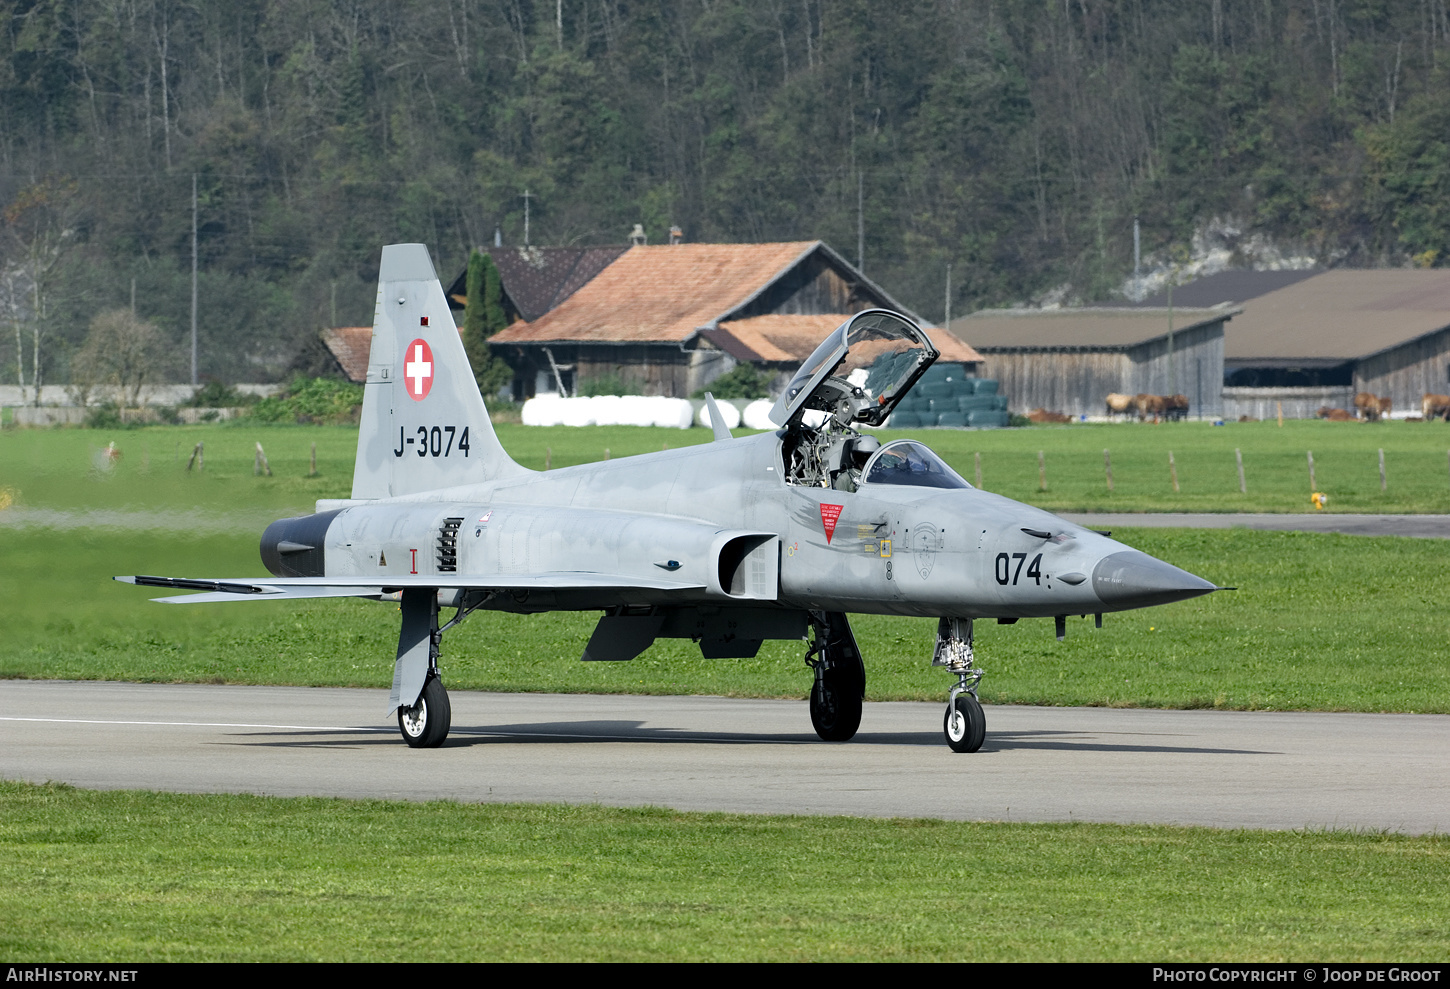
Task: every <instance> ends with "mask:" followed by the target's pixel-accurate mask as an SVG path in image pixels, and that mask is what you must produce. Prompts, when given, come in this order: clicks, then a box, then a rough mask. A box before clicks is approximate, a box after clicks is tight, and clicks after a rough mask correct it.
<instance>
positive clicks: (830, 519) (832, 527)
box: [821, 505, 846, 546]
mask: <svg viewBox="0 0 1450 989" xmlns="http://www.w3.org/2000/svg"><path fill="white" fill-rule="evenodd" d="M845 507H846V506H844V505H822V506H821V528H823V529H825V530H826V545H827V546H829V545H830V544H831V537H832V536H834V535H835V534H836V521H837V520H838V519H840V517H841V509H842V508H845Z"/></svg>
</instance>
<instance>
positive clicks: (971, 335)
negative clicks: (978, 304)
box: [951, 306, 1241, 353]
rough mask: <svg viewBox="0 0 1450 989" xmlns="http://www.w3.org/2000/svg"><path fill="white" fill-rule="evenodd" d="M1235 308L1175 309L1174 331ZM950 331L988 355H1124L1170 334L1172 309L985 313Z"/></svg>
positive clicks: (1232, 312)
mask: <svg viewBox="0 0 1450 989" xmlns="http://www.w3.org/2000/svg"><path fill="white" fill-rule="evenodd" d="M1240 311H1241V310H1239V309H1235V308H1214V309H1180V308H1178V307H1177V306H1174V307H1173V331H1174V332H1175V333H1182V332H1184V331H1186V330H1191V329H1193V328H1195V327H1198V326H1203V325H1205V324H1207V323H1213V322H1217V321H1218V320H1227V319H1230V318H1231V317H1234V316H1235V315H1236V314H1237V313H1239V312H1240ZM1230 325H1231V324H1230ZM951 330H952V333H953V334H954V335H956V336H957V337H958V338H959V339H961V340H964V341H968V342H969V343H970V344H971V345H972V346H973V347H975V348H977V350H979V351H981V352H983V353H991V352H992V351H996V350H1014V349H1017V350H1020V349H1030V350H1125V349H1127V348H1129V347H1136V346H1137V345H1138V344H1141V343H1146V342H1147V341H1149V340H1155V339H1157V338H1159V337H1164V336H1167V335H1168V310H1167V309H983V310H981V311H980V312H975V313H973V314H972V315H970V316H964V317H962V318H961V319H954V320H952V325H951Z"/></svg>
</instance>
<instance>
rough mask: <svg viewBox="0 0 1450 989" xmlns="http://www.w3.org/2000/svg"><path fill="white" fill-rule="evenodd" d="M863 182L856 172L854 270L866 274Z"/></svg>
mask: <svg viewBox="0 0 1450 989" xmlns="http://www.w3.org/2000/svg"><path fill="white" fill-rule="evenodd" d="M864 190H865V181H864V180H863V179H862V177H861V171H860V170H859V169H857V171H856V269H857V270H858V271H860V272H861V274H863V275H864V274H866V197H865V192H864Z"/></svg>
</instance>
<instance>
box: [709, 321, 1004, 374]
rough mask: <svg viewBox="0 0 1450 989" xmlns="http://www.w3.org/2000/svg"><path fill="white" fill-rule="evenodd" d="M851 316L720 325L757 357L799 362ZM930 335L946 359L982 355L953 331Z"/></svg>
mask: <svg viewBox="0 0 1450 989" xmlns="http://www.w3.org/2000/svg"><path fill="white" fill-rule="evenodd" d="M850 318H851V316H850V314H843V313H825V314H820V315H810V316H797V315H780V314H770V315H766V316H752V317H750V318H749V319H736V320H727V321H725V322H722V323H721V324H720V329H721V330H723V331H725V332H726V333H728V334H729V335H730V336H731V337H732V338H733V339H734V340H735V341H737V342H738V343H739V344H741V345H743V346H744V347H746V348H747V349H748V350H749V351H750V352H751V353H753V354H755V355H757V356H756V358H755V359H758V360H763V361H771V362H777V363H782V364H786V363H789V364H799V363H800V362H801V361H803V360H805V359H806V358H807V357H809V356H810V355H811V352H812V351H813V350H815V349H816V347H817V345H819V344H820V342H821V341H822V340H824V339H825V338H826V335H827V334H829V333H830V332H831V331H832V330H834V329H835V328H836V327H838V326H840V325H841V324H842V323H844V322H845V321H846V320H848V319H850ZM927 336H929V337H930V338H931V341H932V343H933V344H935V345H936V347H937V349H938V350H940V351H941V358H940V359H941V360H943V361H949V362H952V363H957V362H972V361H980V360H981V359H982V356H981V355H980V354H978V353H977V352H976V351H975V350H973V349H972V348H971V347H969V346H968V345H967V344H965V343H963V342H962V341H960V340H958V339H957V338H956V337H954V336H952V335H951V334H950V333H947V332H945V331H940V330H939V331H937V332H935V333H931V332H928V333H927ZM712 342H714V343H715V344H716V346H719V347H720V349H721V350H725V351H727V352H730V353H731V354H732V356H738V355H735V354H734V353H733V351H732V350H731V348H730V347H728V346H723V345H722V344H723V343H724V341H715V340H714V339H713V338H712ZM747 359H749V358H747Z"/></svg>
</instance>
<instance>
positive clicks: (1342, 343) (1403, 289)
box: [1224, 269, 1450, 419]
mask: <svg viewBox="0 0 1450 989" xmlns="http://www.w3.org/2000/svg"><path fill="white" fill-rule="evenodd" d="M1243 308H1244V314H1243V315H1242V316H1241V317H1239V318H1238V319H1235V320H1234V321H1233V324H1232V326H1230V327H1229V328H1228V330H1227V331H1226V333H1225V337H1224V375H1225V377H1224V412H1225V414H1226V415H1231V416H1234V417H1238V416H1240V415H1247V416H1252V417H1254V418H1256V419H1263V418H1268V417H1270V416H1273V415H1275V414H1276V412H1277V409H1278V407H1279V406H1280V405H1282V406H1283V409H1284V415H1286V416H1290V417H1293V418H1310V417H1312V416H1313V415H1314V413H1315V411H1316V410H1318V409H1319V408H1320V407H1322V406H1326V405H1327V406H1329V407H1331V408H1343V409H1352V408H1354V396H1355V394H1356V393H1357V392H1370V393H1372V394H1375V395H1382V396H1388V397H1389V398H1390V400H1391V401H1392V402H1393V405H1394V409H1395V410H1396V411H1398V412H1401V413H1404V412H1414V413H1415V414H1418V413H1419V410H1420V399H1421V398H1422V396H1423V395H1424V394H1425V393H1426V392H1433V393H1440V394H1444V393H1446V392H1450V271H1444V270H1412V269H1374V270H1348V269H1337V270H1333V271H1326V272H1322V273H1320V274H1316V275H1314V276H1313V277H1311V278H1306V279H1304V280H1302V281H1298V282H1295V283H1294V284H1292V285H1289V286H1287V287H1285V288H1281V289H1279V290H1277V291H1274V292H1269V293H1267V294H1265V295H1261V296H1259V297H1258V298H1254V299H1251V300H1248V301H1246V302H1245V304H1244V307H1243Z"/></svg>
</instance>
